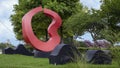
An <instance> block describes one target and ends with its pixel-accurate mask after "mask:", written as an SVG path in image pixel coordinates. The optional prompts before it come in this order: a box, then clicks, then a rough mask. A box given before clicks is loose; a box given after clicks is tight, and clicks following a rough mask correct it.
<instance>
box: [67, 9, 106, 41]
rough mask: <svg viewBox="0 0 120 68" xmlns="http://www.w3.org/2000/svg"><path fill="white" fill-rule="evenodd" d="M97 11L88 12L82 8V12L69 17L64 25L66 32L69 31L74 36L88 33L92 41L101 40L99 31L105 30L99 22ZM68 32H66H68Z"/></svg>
mask: <svg viewBox="0 0 120 68" xmlns="http://www.w3.org/2000/svg"><path fill="white" fill-rule="evenodd" d="M98 12H99V11H97V10H94V9H92V10H88V9H87V8H84V9H83V11H80V12H79V13H77V14H75V15H73V16H71V17H70V18H69V19H68V22H67V23H66V27H68V28H67V30H69V29H71V28H72V29H71V30H70V31H71V34H74V35H76V36H79V35H82V34H84V33H85V32H89V33H90V34H91V36H92V38H93V41H96V40H97V39H100V38H102V36H101V34H100V33H101V30H103V28H105V26H104V23H103V22H101V21H102V20H101V17H100V15H99V14H98ZM70 31H68V32H70Z"/></svg>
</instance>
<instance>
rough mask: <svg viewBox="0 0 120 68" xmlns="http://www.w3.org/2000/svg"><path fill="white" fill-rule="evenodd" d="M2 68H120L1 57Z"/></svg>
mask: <svg viewBox="0 0 120 68" xmlns="http://www.w3.org/2000/svg"><path fill="white" fill-rule="evenodd" d="M0 68H119V67H118V65H117V63H116V62H115V61H113V63H112V64H111V65H93V64H86V63H83V62H78V63H69V64H65V65H52V64H49V60H48V59H47V58H34V57H32V56H23V55H3V54H1V55H0Z"/></svg>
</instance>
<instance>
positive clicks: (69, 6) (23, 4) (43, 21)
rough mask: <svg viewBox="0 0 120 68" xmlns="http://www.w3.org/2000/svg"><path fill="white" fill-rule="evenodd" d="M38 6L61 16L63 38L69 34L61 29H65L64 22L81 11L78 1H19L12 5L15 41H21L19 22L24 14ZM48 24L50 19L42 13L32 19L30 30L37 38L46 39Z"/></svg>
mask: <svg viewBox="0 0 120 68" xmlns="http://www.w3.org/2000/svg"><path fill="white" fill-rule="evenodd" d="M40 5H42V7H44V8H48V9H51V10H53V11H55V12H57V13H58V14H59V15H60V16H61V18H62V20H63V25H62V28H61V32H60V33H62V34H64V35H65V36H69V34H67V31H65V30H62V29H65V28H64V23H65V22H66V20H67V19H68V18H69V17H70V16H71V15H73V14H75V13H77V12H78V11H80V10H81V9H82V5H81V4H80V3H79V0H71V1H70V0H37V1H36V0H19V4H18V5H14V12H15V14H13V15H11V21H12V24H13V26H14V32H15V35H16V37H17V39H19V40H22V39H23V37H22V27H21V20H22V17H23V16H24V14H25V13H27V12H28V11H29V10H31V9H33V8H35V7H38V6H40ZM50 22H51V19H50V18H48V17H46V16H45V15H44V14H43V13H38V14H37V15H35V16H34V17H33V19H32V28H33V31H34V33H35V34H36V36H37V37H38V38H40V39H44V38H45V37H46V38H47V33H46V32H47V27H48V26H49V24H50ZM62 34H61V35H62ZM63 37H64V36H63Z"/></svg>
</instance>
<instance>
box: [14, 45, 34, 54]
mask: <svg viewBox="0 0 120 68" xmlns="http://www.w3.org/2000/svg"><path fill="white" fill-rule="evenodd" d="M14 52H15V54H22V55H27V56H33V53H31V52H29V51H28V50H27V49H26V48H25V47H24V45H23V44H19V45H18V46H17V48H16V49H15V51H14Z"/></svg>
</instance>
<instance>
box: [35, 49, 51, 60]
mask: <svg viewBox="0 0 120 68" xmlns="http://www.w3.org/2000/svg"><path fill="white" fill-rule="evenodd" d="M49 55H50V52H43V51H40V50H34V57H35V58H48V57H49Z"/></svg>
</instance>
